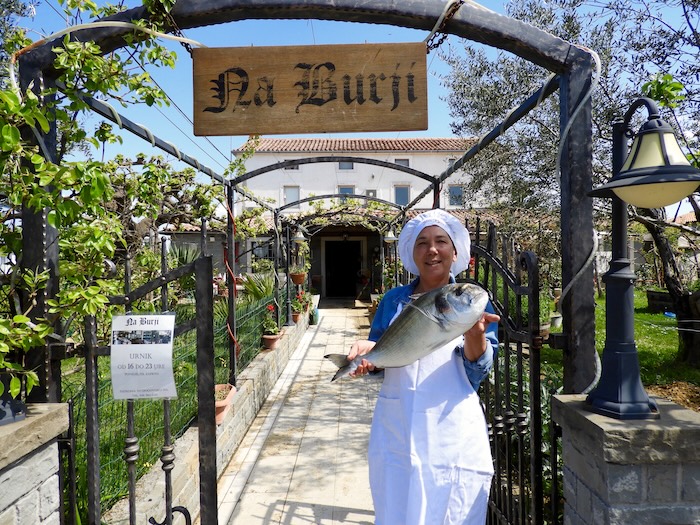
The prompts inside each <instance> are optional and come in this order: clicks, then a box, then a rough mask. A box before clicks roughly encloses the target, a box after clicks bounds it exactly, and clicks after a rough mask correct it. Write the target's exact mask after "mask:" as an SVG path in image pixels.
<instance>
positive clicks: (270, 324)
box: [262, 304, 280, 350]
mask: <svg viewBox="0 0 700 525" xmlns="http://www.w3.org/2000/svg"><path fill="white" fill-rule="evenodd" d="M274 313H275V306H274V305H272V304H268V305H267V311H266V312H265V316H264V317H263V320H262V329H263V335H262V344H263V346H264V347H265V348H266V349H267V350H272V349H273V348H274V347H275V345H276V344H277V340H278V339H279V338H280V329H279V326H277V321H276V320H275V318H274Z"/></svg>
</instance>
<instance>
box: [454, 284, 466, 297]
mask: <svg viewBox="0 0 700 525" xmlns="http://www.w3.org/2000/svg"><path fill="white" fill-rule="evenodd" d="M463 293H464V286H460V287H458V288H457V289H456V290H455V294H456V295H457V297H459V296H460V295H462V294H463Z"/></svg>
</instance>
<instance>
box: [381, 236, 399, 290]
mask: <svg viewBox="0 0 700 525" xmlns="http://www.w3.org/2000/svg"><path fill="white" fill-rule="evenodd" d="M396 241H398V239H397V238H396V235H394V230H389V231H388V232H387V234H386V235H385V236H384V242H385V243H387V244H388V245H389V248H390V249H391V247H392V245H393V247H394V253H393V254H392V255H393V262H394V279H393V281H394V286H396V284H397V278H398V275H396V274H397V273H399V266H398V262H397V260H396Z"/></svg>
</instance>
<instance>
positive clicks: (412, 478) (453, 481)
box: [348, 210, 500, 525]
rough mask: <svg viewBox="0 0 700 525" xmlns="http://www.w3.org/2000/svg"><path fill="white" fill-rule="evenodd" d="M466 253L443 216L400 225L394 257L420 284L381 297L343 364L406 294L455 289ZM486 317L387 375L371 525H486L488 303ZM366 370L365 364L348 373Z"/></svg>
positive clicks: (461, 237) (458, 227) (492, 331)
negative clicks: (482, 387) (481, 392)
mask: <svg viewBox="0 0 700 525" xmlns="http://www.w3.org/2000/svg"><path fill="white" fill-rule="evenodd" d="M469 246H470V241H469V232H467V229H466V228H465V227H464V226H463V225H462V224H461V223H460V222H459V221H458V220H457V219H456V218H454V217H453V216H452V215H450V214H449V213H447V212H445V211H443V210H430V211H428V212H425V213H422V214H420V215H418V216H416V217H415V218H413V219H411V220H410V221H409V222H408V223H406V225H405V226H404V228H403V229H402V231H401V235H400V236H399V256H400V257H401V262H402V263H403V266H404V268H406V270H408V271H409V272H411V273H412V274H414V275H417V276H418V277H417V278H416V279H415V280H414V281H413V282H411V283H410V284H408V285H406V286H401V287H398V288H394V289H392V290H390V291H389V292H387V293H386V294H385V295H384V298H383V299H382V301H381V303H380V304H379V307H378V308H377V312H376V314H375V317H374V321H373V322H372V327H371V330H370V335H369V340H366V341H364V340H363V341H357V342H356V343H355V344H353V346H352V349H351V352H350V355H349V356H348V359H353V358H354V357H355V356H357V355H364V354H366V353H367V352H369V351H370V350H371V349H372V347H373V346H374V343H375V342H376V341H377V340H378V339H379V338H380V337H381V335H382V334H383V333H384V331H385V330H386V329H387V327H388V326H389V324H390V323H391V322H392V321H393V320H394V319H395V318H396V317H397V316H398V315H399V313H400V312H401V311H402V309H403V308H404V305H405V304H406V303H408V302H410V301H411V296H414V295H417V294H421V293H425V292H428V291H430V290H433V289H435V288H439V287H442V286H444V285H446V284H448V283H450V282H454V275H457V274H459V273H460V272H462V271H464V270H466V269H467V267H468V265H469V257H470V254H469ZM486 310H487V311H486V313H484V315H483V317H482V319H481V320H480V321H479V322H477V323H476V325H475V326H474V327H472V328H471V329H470V330H469V331H467V332H466V333H465V334H464V336H460V337H458V338H457V339H455V340H453V341H451V342H450V343H448V344H447V345H445V346H444V347H442V348H440V349H438V350H436V351H435V352H432V353H431V354H429V355H427V356H426V357H424V358H422V359H420V360H418V361H416V362H415V363H413V364H411V365H408V366H404V367H400V368H387V369H386V370H385V371H384V382H383V384H382V388H381V391H380V392H379V397H378V399H377V405H376V407H375V410H374V417H373V420H372V430H371V434H370V441H369V473H370V486H371V489H372V499H373V501H374V510H375V519H376V521H375V524H376V525H429V524H436V525H437V524H440V525H448V524H449V525H457V524H459V525H477V524H478V525H483V524H484V523H485V521H486V511H487V505H488V496H489V488H490V486H491V478H492V477H493V464H492V460H491V450H490V448H489V440H488V435H487V429H486V421H485V419H484V413H483V410H482V408H481V405H480V403H479V397H478V395H477V393H476V390H477V389H478V387H479V384H480V383H481V381H482V380H483V379H484V377H486V375H487V374H488V372H489V370H490V369H491V366H492V364H493V359H494V354H495V352H496V349H497V346H498V340H497V338H496V329H497V323H498V321H499V320H500V318H499V317H498V316H497V315H495V314H494V313H493V307H492V306H491V304H490V303H489V305H488V307H487V309H486ZM373 371H375V370H374V366H373V365H372V364H370V363H369V362H367V361H364V360H363V361H362V364H361V365H360V366H359V367H358V369H357V370H356V371H355V373H354V374H353V375H354V376H361V375H364V374H366V373H368V372H373Z"/></svg>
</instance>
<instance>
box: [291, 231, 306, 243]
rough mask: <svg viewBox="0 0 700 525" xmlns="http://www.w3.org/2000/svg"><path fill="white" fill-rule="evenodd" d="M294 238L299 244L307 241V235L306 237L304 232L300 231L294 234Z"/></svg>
mask: <svg viewBox="0 0 700 525" xmlns="http://www.w3.org/2000/svg"><path fill="white" fill-rule="evenodd" d="M292 240H293V241H294V242H295V243H297V244H301V243H302V242H306V237H304V234H303V233H301V232H299V231H298V232H296V233H295V234H294V237H292Z"/></svg>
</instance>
